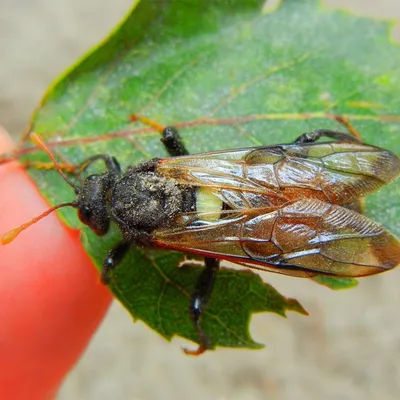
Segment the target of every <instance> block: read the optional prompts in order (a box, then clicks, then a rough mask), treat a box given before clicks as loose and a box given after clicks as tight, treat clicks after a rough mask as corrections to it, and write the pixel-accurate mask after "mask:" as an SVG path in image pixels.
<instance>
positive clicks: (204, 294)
mask: <svg viewBox="0 0 400 400" xmlns="http://www.w3.org/2000/svg"><path fill="white" fill-rule="evenodd" d="M204 262H205V269H204V270H203V271H202V273H201V274H200V276H199V278H198V280H197V283H196V287H195V290H194V292H193V293H192V296H191V299H190V316H191V318H192V321H193V324H194V327H195V329H196V332H197V333H198V335H199V343H200V344H199V347H198V348H197V349H196V350H189V349H184V351H185V353H186V354H190V355H194V356H198V355H200V354H202V353H204V352H205V351H206V350H207V349H208V348H209V341H208V338H207V336H206V335H205V333H204V332H203V330H202V328H201V326H200V316H201V314H202V312H203V311H204V308H205V306H206V305H207V302H208V300H209V298H210V295H211V292H212V290H213V287H214V282H215V277H216V274H217V271H218V268H219V260H217V259H215V258H205V259H204Z"/></svg>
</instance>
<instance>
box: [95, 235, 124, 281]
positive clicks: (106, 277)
mask: <svg viewBox="0 0 400 400" xmlns="http://www.w3.org/2000/svg"><path fill="white" fill-rule="evenodd" d="M129 248H130V244H129V243H128V242H121V243H119V244H118V245H117V246H116V247H114V248H113V249H112V250H111V251H110V252H109V253H108V255H107V257H106V258H105V260H104V264H103V269H102V270H101V283H102V284H103V285H108V284H109V283H110V271H112V270H113V269H115V268H116V267H117V265H118V264H119V263H120V262H121V261H122V259H123V258H124V256H125V254H126V253H127V251H128V250H129Z"/></svg>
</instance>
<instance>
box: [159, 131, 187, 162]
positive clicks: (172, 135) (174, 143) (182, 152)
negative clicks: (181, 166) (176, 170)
mask: <svg viewBox="0 0 400 400" xmlns="http://www.w3.org/2000/svg"><path fill="white" fill-rule="evenodd" d="M161 141H162V142H163V144H164V146H165V148H166V150H167V151H168V153H169V154H170V155H171V156H172V157H175V156H186V155H188V154H189V152H188V151H187V149H186V147H185V145H184V144H183V141H182V138H181V136H180V135H179V133H178V131H177V130H176V129H175V128H174V127H172V126H167V127H166V128H164V130H163V132H162V138H161Z"/></svg>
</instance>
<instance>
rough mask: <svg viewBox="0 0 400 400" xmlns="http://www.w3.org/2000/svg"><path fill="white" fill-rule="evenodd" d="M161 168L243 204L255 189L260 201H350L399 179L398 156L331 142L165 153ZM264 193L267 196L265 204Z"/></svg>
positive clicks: (280, 202) (378, 149)
mask: <svg viewBox="0 0 400 400" xmlns="http://www.w3.org/2000/svg"><path fill="white" fill-rule="evenodd" d="M157 171H158V172H160V173H162V174H163V175H165V176H168V177H171V178H175V179H177V180H178V181H180V182H181V183H184V184H187V185H190V186H200V187H208V188H211V190H212V191H214V193H215V194H216V195H218V196H223V194H221V193H223V192H227V193H228V195H227V196H228V197H230V198H231V201H232V204H233V205H234V207H233V208H245V207H246V202H247V203H249V202H248V201H247V198H250V200H251V198H252V196H254V194H257V195H258V206H260V205H264V206H268V205H275V206H277V205H278V204H284V203H286V202H287V201H294V200H299V199H302V198H310V197H312V198H316V199H320V200H323V201H326V202H328V203H334V204H347V203H350V202H353V201H355V200H357V199H359V198H361V197H363V196H365V195H366V194H368V193H371V192H374V191H376V190H378V189H379V188H380V187H382V186H384V185H386V184H387V183H388V182H390V181H391V180H393V179H395V178H396V177H397V176H398V175H399V173H400V160H399V158H398V157H397V156H396V155H394V154H393V153H391V152H390V151H388V150H384V149H381V148H379V147H375V146H370V145H367V144H362V143H354V142H352V143H350V142H328V143H311V144H301V145H300V144H289V145H278V146H269V147H260V148H250V149H243V150H232V151H220V152H214V153H205V154H199V155H193V156H185V157H176V158H169V159H163V160H160V164H159V165H158V167H157ZM239 192H240V193H241V194H240V195H237V196H236V197H238V196H239V197H241V200H240V201H239V200H238V202H237V206H235V204H236V203H235V193H239ZM260 198H265V199H266V200H265V202H264V203H263V204H262V202H261V203H260ZM243 199H244V200H243ZM271 199H272V200H271ZM250 203H251V201H250ZM247 206H250V207H252V205H251V204H248V205H247Z"/></svg>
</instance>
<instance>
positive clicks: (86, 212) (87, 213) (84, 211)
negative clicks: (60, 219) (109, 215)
mask: <svg viewBox="0 0 400 400" xmlns="http://www.w3.org/2000/svg"><path fill="white" fill-rule="evenodd" d="M78 216H79V219H80V220H81V221H82V222H83V223H84V224H88V223H89V222H90V220H91V218H92V216H93V212H92V210H91V209H90V208H89V207H87V206H84V207H82V208H80V209H79V212H78Z"/></svg>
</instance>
